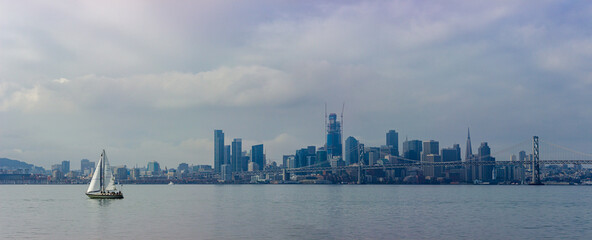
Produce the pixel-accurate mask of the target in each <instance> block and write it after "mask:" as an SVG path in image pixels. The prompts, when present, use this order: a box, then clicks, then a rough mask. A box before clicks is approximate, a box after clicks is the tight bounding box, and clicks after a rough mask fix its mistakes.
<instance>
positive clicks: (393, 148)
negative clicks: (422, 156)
mask: <svg viewBox="0 0 592 240" xmlns="http://www.w3.org/2000/svg"><path fill="white" fill-rule="evenodd" d="M386 145H387V146H389V147H390V154H391V155H393V156H399V133H397V131H395V130H390V131H388V132H387V133H386Z"/></svg>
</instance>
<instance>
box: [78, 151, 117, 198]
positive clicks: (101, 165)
mask: <svg viewBox="0 0 592 240" xmlns="http://www.w3.org/2000/svg"><path fill="white" fill-rule="evenodd" d="M86 196H88V197H89V198H93V199H120V198H123V193H121V191H118V190H117V188H116V187H115V177H113V172H111V167H110V166H109V160H108V159H107V154H106V153H105V149H103V153H101V159H99V162H98V163H97V166H96V168H95V172H94V174H93V177H92V179H91V180H90V184H89V186H88V190H86Z"/></svg>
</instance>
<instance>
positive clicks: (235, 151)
mask: <svg viewBox="0 0 592 240" xmlns="http://www.w3.org/2000/svg"><path fill="white" fill-rule="evenodd" d="M242 158H243V140H242V139H241V138H235V139H234V140H233V141H232V155H231V160H230V166H231V168H232V171H233V172H240V171H242Z"/></svg>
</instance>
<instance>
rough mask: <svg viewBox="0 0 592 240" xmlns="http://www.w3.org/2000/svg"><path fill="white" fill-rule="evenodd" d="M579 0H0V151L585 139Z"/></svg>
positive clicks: (275, 148) (71, 154)
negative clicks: (338, 134)
mask: <svg viewBox="0 0 592 240" xmlns="http://www.w3.org/2000/svg"><path fill="white" fill-rule="evenodd" d="M590 23H592V3H590V2H589V1H539V0H537V1H366V2H360V1H145V0H142V1H9V0H0V157H8V158H12V159H19V160H22V161H26V162H29V163H33V164H36V165H39V166H43V167H46V168H47V167H49V166H50V165H51V164H55V163H58V162H61V161H62V160H70V161H72V168H73V169H78V168H79V160H80V159H82V158H89V159H91V160H97V159H98V156H99V153H100V151H101V149H103V148H105V149H106V150H107V152H108V154H109V155H110V159H111V162H112V164H113V165H123V164H126V165H128V166H135V165H138V166H145V165H146V163H147V162H148V161H154V160H156V161H159V162H160V163H161V165H163V166H168V167H177V165H178V164H179V163H181V162H186V163H189V164H212V163H213V130H214V129H223V130H224V132H225V135H226V142H227V143H229V142H230V141H232V139H233V138H242V139H243V145H244V146H243V149H250V146H251V145H253V144H259V143H263V144H265V148H266V152H267V155H268V158H269V159H271V160H272V161H274V160H275V161H281V156H282V155H283V154H291V153H293V152H294V150H296V149H298V148H302V147H305V146H307V145H316V146H321V145H322V144H323V143H324V140H323V139H324V137H323V131H324V126H323V124H324V120H323V118H324V105H325V103H327V106H328V110H329V112H337V113H338V114H339V113H340V112H341V108H342V103H344V102H345V111H344V118H345V120H344V135H345V136H346V137H347V136H355V137H356V138H358V139H359V140H360V141H361V142H363V143H365V144H366V145H381V144H384V142H385V133H386V132H387V131H388V130H389V129H395V130H397V131H398V132H399V134H400V142H402V141H403V140H404V138H405V137H406V136H407V137H409V139H420V140H429V139H434V140H438V141H440V145H441V147H448V146H450V145H452V144H453V143H460V144H461V146H462V150H463V152H464V142H465V141H466V132H467V128H468V127H470V129H471V135H472V136H471V137H472V141H473V144H474V148H475V147H476V146H475V145H476V144H478V143H480V142H482V141H487V142H489V144H490V146H491V147H492V148H493V149H492V151H493V152H495V151H496V150H497V149H501V148H504V147H506V146H510V145H513V144H516V143H519V142H522V141H524V140H528V139H529V138H531V137H532V136H533V135H539V136H540V137H541V140H545V141H549V142H553V143H555V144H559V145H563V146H570V147H572V148H573V149H576V150H579V151H582V152H588V153H590V152H592V148H591V146H592V138H591V137H590V136H592V124H591V120H592V109H591V107H592V65H591V63H592V27H590Z"/></svg>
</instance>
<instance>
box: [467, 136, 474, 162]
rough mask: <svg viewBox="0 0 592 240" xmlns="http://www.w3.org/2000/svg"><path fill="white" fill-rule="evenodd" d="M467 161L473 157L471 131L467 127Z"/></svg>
mask: <svg viewBox="0 0 592 240" xmlns="http://www.w3.org/2000/svg"><path fill="white" fill-rule="evenodd" d="M465 151H466V152H465V162H466V161H470V160H471V158H473V150H472V148H471V131H470V130H469V129H467V148H466V149H465Z"/></svg>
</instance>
